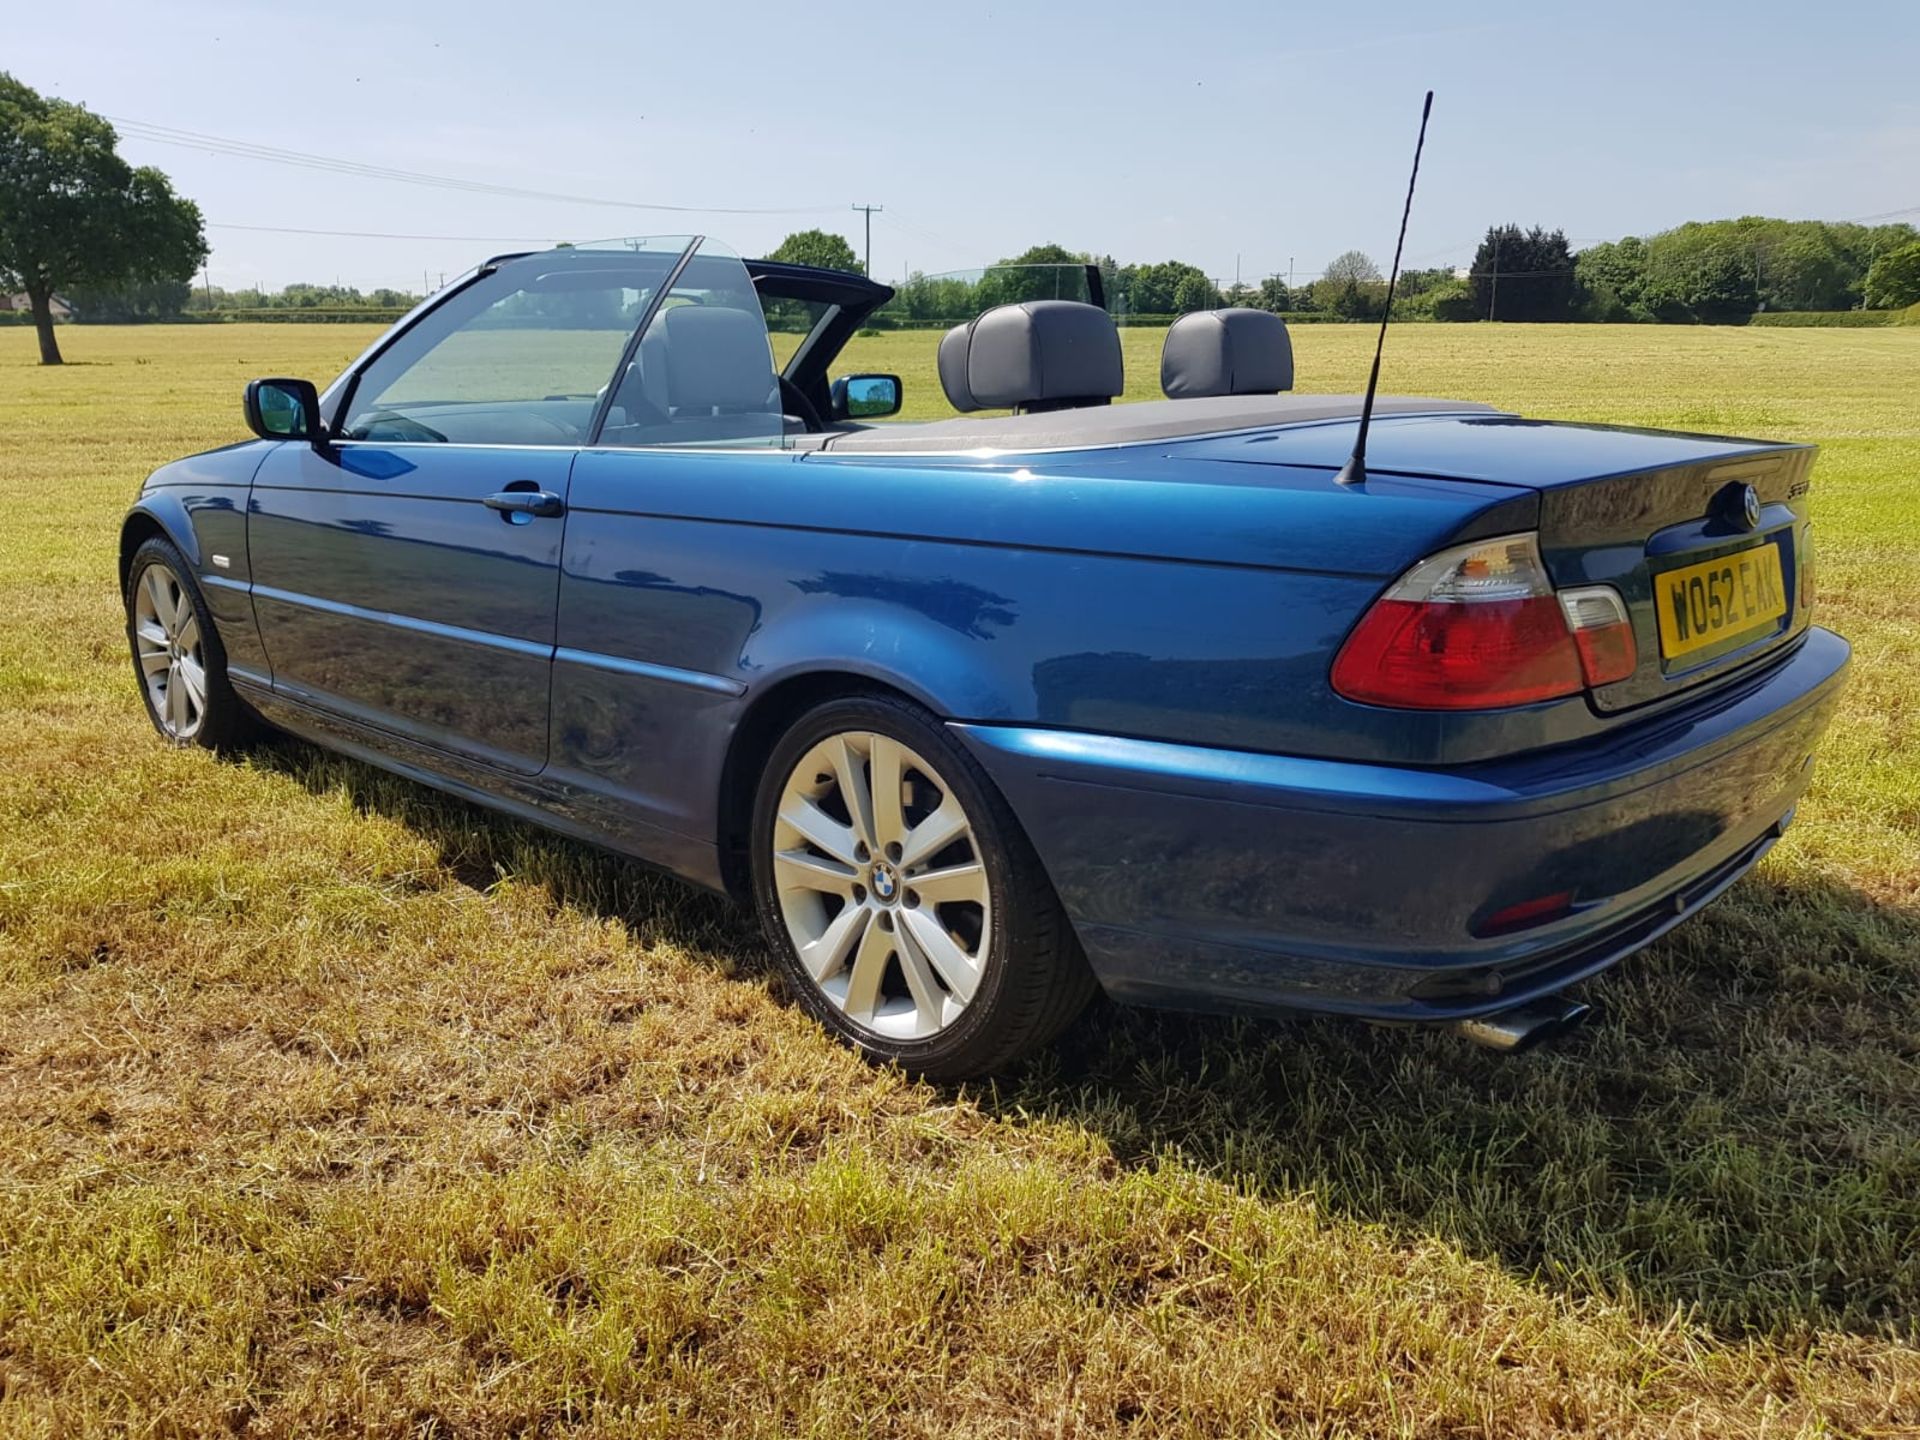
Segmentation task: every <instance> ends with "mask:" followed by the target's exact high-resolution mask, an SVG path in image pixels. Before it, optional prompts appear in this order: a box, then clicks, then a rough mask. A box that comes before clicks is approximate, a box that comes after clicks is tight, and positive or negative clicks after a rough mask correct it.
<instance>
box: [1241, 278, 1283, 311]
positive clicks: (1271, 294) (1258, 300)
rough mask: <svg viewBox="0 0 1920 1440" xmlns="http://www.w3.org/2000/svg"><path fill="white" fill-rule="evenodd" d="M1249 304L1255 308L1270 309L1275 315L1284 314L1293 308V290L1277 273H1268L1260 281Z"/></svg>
mask: <svg viewBox="0 0 1920 1440" xmlns="http://www.w3.org/2000/svg"><path fill="white" fill-rule="evenodd" d="M1251 304H1252V305H1253V307H1254V309H1256V310H1271V311H1272V312H1273V313H1274V314H1276V315H1284V314H1286V313H1287V311H1289V310H1291V309H1293V292H1292V291H1291V290H1289V289H1288V288H1287V282H1286V281H1284V280H1282V279H1281V278H1280V277H1279V276H1278V275H1269V276H1268V277H1267V278H1266V279H1264V280H1262V281H1261V282H1260V288H1259V289H1258V290H1256V291H1255V292H1254V296H1253V300H1252V301H1251Z"/></svg>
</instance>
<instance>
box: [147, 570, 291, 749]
mask: <svg viewBox="0 0 1920 1440" xmlns="http://www.w3.org/2000/svg"><path fill="white" fill-rule="evenodd" d="M126 602H127V640H128V643H129V644H130V645H131V646H132V648H133V672H134V676H135V677H136V678H137V679H138V680H139V682H140V696H141V698H142V699H143V700H144V701H145V702H146V706H147V718H148V719H149V720H151V721H152V722H153V728H154V729H156V730H158V731H159V732H160V734H161V735H162V736H163V737H164V738H165V739H167V740H169V741H171V742H172V743H173V744H175V745H183V746H184V745H198V746H201V747H203V748H206V749H209V750H219V749H225V748H228V747H230V746H234V745H239V744H243V743H245V742H246V741H248V740H250V739H252V738H253V737H254V736H255V735H256V734H257V732H258V730H259V723H260V722H259V720H258V718H257V717H256V716H255V715H254V713H253V711H251V710H250V709H248V708H247V706H246V703H245V702H244V701H242V700H241V699H240V697H239V696H238V695H236V694H234V693H233V686H232V685H231V684H229V683H228V681H227V655H226V651H225V650H224V649H222V648H221V645H220V635H219V632H218V631H216V630H215V629H214V628H213V615H212V613H211V612H210V611H209V610H208V609H207V602H206V599H205V598H204V597H203V596H202V595H201V594H200V588H199V586H197V585H195V584H194V583H193V571H192V569H191V568H190V567H189V566H188V564H187V562H186V560H185V558H184V557H183V556H182V555H181V554H180V552H179V550H177V549H176V548H175V547H174V546H173V545H172V544H171V543H170V542H169V541H166V540H162V539H159V538H158V537H156V538H154V539H152V540H149V541H147V542H146V543H145V544H143V545H142V546H141V547H140V548H139V549H138V550H136V551H135V552H134V556H133V563H132V564H131V565H130V566H128V568H127V594H126Z"/></svg>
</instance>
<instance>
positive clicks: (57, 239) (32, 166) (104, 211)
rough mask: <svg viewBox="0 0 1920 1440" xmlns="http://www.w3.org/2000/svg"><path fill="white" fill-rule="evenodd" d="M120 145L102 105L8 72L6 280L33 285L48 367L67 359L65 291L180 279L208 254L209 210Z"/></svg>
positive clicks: (3, 130)
mask: <svg viewBox="0 0 1920 1440" xmlns="http://www.w3.org/2000/svg"><path fill="white" fill-rule="evenodd" d="M118 143H119V136H117V135H116V134H115V133H114V130H113V127H112V126H111V125H109V124H108V123H107V122H106V121H104V120H102V119H101V118H100V117H99V116H98V115H95V114H94V113H93V112H92V111H90V110H87V109H85V108H83V107H81V106H79V105H74V104H71V103H69V102H68V101H65V100H49V99H47V98H46V97H45V96H43V95H41V94H39V93H38V92H36V91H34V90H33V89H31V88H29V87H28V86H26V85H23V84H21V83H20V82H19V81H18V80H16V79H14V78H13V76H11V75H9V74H7V73H5V72H4V71H0V285H5V286H7V287H8V288H10V289H19V290H24V291H26V294H27V301H28V304H29V305H30V307H31V308H32V311H33V323H34V328H35V330H37V331H38V332H39V337H40V363H41V364H42V365H58V364H59V363H60V345H59V342H58V341H57V340H56V339H55V338H54V333H53V309H52V300H53V294H54V291H55V290H58V289H66V288H83V287H84V288H91V289H99V290H112V289H117V288H120V287H123V286H130V285H131V286H139V285H149V284H156V283H166V282H172V283H175V284H178V283H181V282H183V281H186V280H188V279H190V278H191V277H192V275H193V272H194V271H195V270H197V269H198V268H199V267H200V263H201V262H202V261H203V260H205V259H206V257H207V242H206V237H205V234H204V232H203V231H202V229H201V225H200V210H199V207H198V206H196V205H195V204H193V202H192V201H190V200H183V199H181V198H180V197H179V196H177V195H175V194H174V193H173V187H172V186H171V185H170V184H169V183H168V181H167V177H166V176H165V175H162V174H161V173H160V172H159V171H158V170H154V169H151V168H147V167H142V168H140V169H137V170H136V169H134V168H133V167H132V166H130V165H128V164H127V162H126V161H124V160H122V159H121V158H120V156H119V155H118V154H117V153H115V149H114V147H115V146H116V145H117V144H118Z"/></svg>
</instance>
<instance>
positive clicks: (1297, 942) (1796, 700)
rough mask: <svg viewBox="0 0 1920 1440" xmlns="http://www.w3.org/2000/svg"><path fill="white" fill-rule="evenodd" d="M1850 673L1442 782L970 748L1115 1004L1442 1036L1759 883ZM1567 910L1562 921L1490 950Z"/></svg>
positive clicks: (1119, 742) (1812, 662) (1188, 753)
mask: <svg viewBox="0 0 1920 1440" xmlns="http://www.w3.org/2000/svg"><path fill="white" fill-rule="evenodd" d="M1848 653H1849V652H1848V647H1847V644H1846V642H1845V641H1844V640H1842V639H1840V637H1839V636H1837V635H1834V634H1832V633H1831V632H1829V631H1825V630H1820V629H1813V630H1810V631H1809V632H1808V633H1807V636H1806V638H1805V639H1804V640H1803V641H1802V642H1800V643H1799V644H1798V645H1797V646H1796V647H1795V648H1794V650H1793V651H1792V652H1791V653H1790V654H1789V655H1787V656H1786V657H1785V658H1783V659H1780V660H1777V661H1775V662H1773V663H1772V664H1770V665H1769V666H1768V667H1767V668H1766V669H1765V670H1763V671H1762V672H1760V673H1759V674H1756V675H1754V676H1750V677H1747V678H1745V679H1743V680H1742V681H1740V682H1739V683H1737V684H1735V685H1732V686H1729V687H1728V688H1727V689H1725V690H1723V691H1721V692H1719V693H1717V694H1715V695H1713V696H1711V697H1708V698H1705V699H1703V700H1701V701H1699V702H1698V703H1695V704H1691V705H1687V706H1685V707H1683V708H1682V709H1680V710H1678V711H1674V712H1670V713H1668V714H1666V715H1662V716H1659V717H1656V718H1653V719H1649V720H1646V721H1643V722H1639V723H1632V722H1629V723H1626V724H1624V725H1623V726H1622V727H1621V729H1620V730H1619V732H1618V733H1616V734H1613V735H1609V736H1608V737H1607V738H1606V740H1605V741H1604V742H1603V743H1600V744H1582V745H1578V746H1564V747H1559V748H1557V749H1553V750H1548V751H1543V752H1538V753H1535V754H1530V755H1525V756H1520V757H1517V758H1514V759H1510V760H1501V761H1494V762H1487V763H1483V764H1478V765H1472V766H1461V767H1456V768H1453V769H1448V770H1419V769H1401V768H1397V767H1391V766H1380V765H1360V764H1351V763H1347V762H1343V761H1328V760H1310V759H1300V758H1295V757H1290V756H1278V755H1256V754H1242V753H1237V752H1232V751H1224V750H1211V749H1204V748H1200V747H1195V746H1185V745H1169V744H1162V743H1159V742H1154V741H1141V740H1128V739H1120V738H1115V737H1109V736H1099V735H1088V734H1083V733H1078V732H1071V731H1057V730H1035V729H1024V728H1014V727H1005V726H989V725H958V726H956V727H955V730H956V731H957V732H958V733H959V734H960V736H961V737H962V739H963V740H964V741H965V743H966V744H967V745H968V746H969V748H970V749H971V750H972V751H973V753H974V754H975V755H976V756H977V757H978V758H979V759H980V761H981V763H982V764H983V765H984V766H985V767H986V768H987V770H988V772H989V773H990V774H991V775H992V776H993V778H994V780H995V782H996V783H997V784H998V785H999V786H1000V788H1001V790H1002V791H1003V793H1005V795H1006V796H1007V798H1008V801H1009V803H1010V804H1011V805H1012V806H1013V808H1014V810H1015V812H1016V813H1017V814H1018V815H1019V817H1020V819H1021V822H1022V824H1023V825H1025V827H1026V829H1027V833H1028V835H1029V836H1030V837H1031V838H1032V840H1033V843H1034V845H1035V847H1036V848H1037V849H1038V851H1039V853H1040V856H1041V859H1042V861H1043V862H1044V863H1045V865H1046V867H1047V871H1048V873H1049V875H1050V876H1051V878H1052V880H1053V883H1054V885H1055V887H1056V888H1057V889H1058V891H1059V893H1060V897H1061V899H1062V901H1063V902H1064V903H1065V905H1066V907H1067V911H1068V913H1069V914H1070V915H1071V916H1072V918H1073V921H1074V925H1075V928H1076V930H1077V932H1078V934H1079V936H1080V940H1081V943H1082V945H1083V946H1084V947H1085V949H1086V951H1087V955H1088V958H1089V959H1090V960H1091V962H1092V964H1093V967H1094V970H1095V972H1096V973H1097V974H1098V975H1099V977H1100V980H1101V983H1102V984H1103V985H1104V986H1105V987H1106V989H1107V990H1108V992H1109V993H1110V994H1112V995H1113V996H1114V997H1115V998H1116V999H1121V1000H1126V1001H1133V1002H1137V1003H1141V1004H1151V1005H1160V1006H1172V1007H1178V1008H1185V1009H1196V1008H1197V1009H1209V1010H1234V1011H1242V1010H1265V1009H1279V1008H1288V1009H1292V1008H1305V1009H1310V1010H1320V1011H1327V1012H1333V1013H1342V1014H1351V1015H1360V1016H1366V1017H1370V1018H1375V1019H1381V1020H1405V1021H1423V1020H1446V1019H1453V1018H1458V1017H1462V1016H1468V1015H1477V1014H1485V1013H1489V1012H1493V1011H1498V1010H1502V1009H1506V1008H1507V1007H1509V1006H1512V1005H1516V1004H1519V1003H1521V1002H1523V1001H1525V1000H1528V999H1531V998H1533V997H1534V996H1537V995H1541V994H1547V993H1551V992H1552V991H1554V990H1557V989H1559V988H1561V987H1562V986H1565V985H1568V984H1571V983H1572V982H1573V981H1575V980H1578V979H1581V978H1582V977H1584V976H1587V975H1591V974H1593V973H1595V972H1596V971H1599V970H1602V969H1605V968H1606V967H1607V966H1609V965H1611V964H1613V963H1615V962H1616V961H1618V960H1620V959H1622V958H1624V957H1625V956H1627V955H1629V954H1631V953H1633V952H1634V951H1635V950H1637V949H1639V948H1641V947H1642V946H1644V945H1646V944H1647V943H1648V942H1649V941H1651V940H1652V939H1654V938H1655V937H1656V936H1658V935H1660V934H1662V933H1663V932H1664V931H1666V930H1668V929H1670V928H1671V927H1672V926H1673V925H1675V924H1677V923H1679V921H1680V920H1682V919H1684V918H1685V917H1686V916H1687V915H1689V914H1691V913H1692V912H1693V911H1694V910H1697V909H1698V908H1699V907H1700V906H1702V905H1704V904H1706V903H1707V902H1708V901H1709V900H1711V899H1713V898H1714V896H1716V895H1718V894H1719V893H1720V892H1721V891H1722V890H1724V889H1726V888H1727V886H1729V885H1731V884H1732V883H1733V882H1734V881H1735V880H1736V879H1738V878H1739V877H1740V876H1741V875H1742V874H1744V873H1745V872H1746V871H1747V869H1749V868H1750V867H1751V866H1752V865H1753V864H1754V862H1755V861H1757V860H1758V859H1759V858H1760V856H1761V855H1762V854H1764V853H1765V852H1766V850H1767V848H1768V847H1769V846H1771V845H1772V843H1773V841H1774V840H1775V839H1776V838H1777V837H1778V836H1779V834H1780V833H1781V831H1782V830H1783V829H1784V828H1785V826H1786V824H1787V822H1788V820H1789V819H1790V818H1791V816H1792V813H1793V809H1794V806H1795V805H1796V804H1797V803H1798V801H1799V798H1800V796H1801V794H1802V793H1803V792H1804V790H1805V789H1806V786H1807V783H1808V780H1809V778H1810V776H1811V770H1812V761H1813V749H1814V745H1815V744H1816V742H1817V741H1818V739H1819V737H1820V735H1821V733H1822V732H1823V731H1824V730H1825V729H1826V726H1827V724H1828V722H1829V721H1830V720H1831V718H1832V714H1833V709H1834V706H1835V704H1836V702H1837V699H1838V696H1839V690H1840V685H1841V680H1842V676H1843V672H1844V671H1845V668H1846V665H1847V660H1848ZM1565 892H1571V894H1572V895H1573V905H1572V908H1571V910H1570V911H1569V912H1567V913H1566V914H1564V915H1562V916H1561V917H1560V918H1557V919H1554V920H1551V921H1549V922H1547V923H1544V924H1540V925H1538V926H1536V927H1534V928H1531V929H1526V930H1522V931H1519V932H1517V933H1509V934H1504V935H1494V936H1486V935H1482V934H1480V933H1477V932H1478V931H1479V930H1480V929H1482V928H1483V927H1485V925H1486V922H1487V919H1488V917H1489V916H1491V915H1493V914H1495V913H1496V912H1499V911H1502V910H1504V909H1506V908H1507V907H1509V906H1512V905H1515V904H1518V903H1520V902H1524V901H1527V900H1530V899H1535V898H1537V897H1541V896H1544V895H1551V894H1560V893H1565Z"/></svg>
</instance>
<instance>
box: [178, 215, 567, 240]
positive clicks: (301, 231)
mask: <svg viewBox="0 0 1920 1440" xmlns="http://www.w3.org/2000/svg"><path fill="white" fill-rule="evenodd" d="M207 228H208V229H209V230H247V231H251V232H253V233H255V234H260V235H325V236H328V237H330V238H332V239H338V240H451V241H472V242H474V243H477V244H484V245H551V244H552V243H553V240H552V237H551V236H547V235H394V234H389V233H388V232H387V231H384V230H309V229H306V228H305V227H304V226H299V225H236V224H233V223H230V222H227V221H220V220H209V221H208V222H207Z"/></svg>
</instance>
